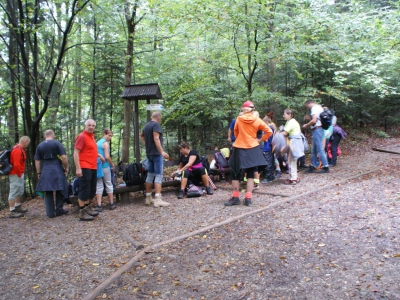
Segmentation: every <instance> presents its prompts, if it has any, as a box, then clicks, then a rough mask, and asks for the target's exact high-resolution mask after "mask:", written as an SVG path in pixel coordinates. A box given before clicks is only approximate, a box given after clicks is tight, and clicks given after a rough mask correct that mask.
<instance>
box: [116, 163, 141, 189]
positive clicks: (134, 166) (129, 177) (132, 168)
mask: <svg viewBox="0 0 400 300" xmlns="http://www.w3.org/2000/svg"><path fill="white" fill-rule="evenodd" d="M122 178H123V180H124V181H125V183H126V186H134V185H140V187H141V188H142V189H143V187H144V181H145V179H146V177H145V176H144V174H143V170H142V164H140V163H136V162H134V163H131V164H129V165H128V166H127V167H126V168H125V170H124V175H123V177H122Z"/></svg>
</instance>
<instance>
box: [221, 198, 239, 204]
mask: <svg viewBox="0 0 400 300" xmlns="http://www.w3.org/2000/svg"><path fill="white" fill-rule="evenodd" d="M239 204H240V200H239V198H238V197H232V198H231V199H230V200H229V201H228V202H225V203H224V205H225V206H233V205H239Z"/></svg>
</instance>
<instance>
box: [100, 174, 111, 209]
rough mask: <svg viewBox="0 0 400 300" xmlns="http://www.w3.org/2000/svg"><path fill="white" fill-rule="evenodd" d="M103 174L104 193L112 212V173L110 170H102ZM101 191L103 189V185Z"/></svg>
mask: <svg viewBox="0 0 400 300" xmlns="http://www.w3.org/2000/svg"><path fill="white" fill-rule="evenodd" d="M103 174H104V176H103V181H104V184H105V186H106V193H107V196H108V200H109V201H110V209H111V210H113V209H115V203H114V194H113V191H114V187H113V183H112V172H111V169H110V168H103ZM97 187H98V186H97ZM103 189H104V185H103ZM102 193H103V192H102ZM97 203H98V202H97ZM100 205H101V203H100Z"/></svg>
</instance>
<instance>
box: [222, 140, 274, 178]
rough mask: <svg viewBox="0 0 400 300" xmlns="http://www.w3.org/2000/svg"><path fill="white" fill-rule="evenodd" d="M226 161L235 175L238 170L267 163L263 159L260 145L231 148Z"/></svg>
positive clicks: (262, 165) (263, 165)
mask: <svg viewBox="0 0 400 300" xmlns="http://www.w3.org/2000/svg"><path fill="white" fill-rule="evenodd" d="M228 163H229V166H230V167H231V170H232V172H233V173H234V174H235V175H236V176H237V175H238V174H239V173H240V170H245V169H249V168H253V167H265V166H266V165H267V161H266V160H265V157H264V155H263V152H262V149H261V147H260V146H257V147H254V148H250V149H242V148H233V150H232V155H231V157H230V158H229V162H228Z"/></svg>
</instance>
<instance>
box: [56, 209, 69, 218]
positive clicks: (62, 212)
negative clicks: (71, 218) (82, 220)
mask: <svg viewBox="0 0 400 300" xmlns="http://www.w3.org/2000/svg"><path fill="white" fill-rule="evenodd" d="M66 214H68V210H65V209H60V210H59V211H57V212H56V217H59V216H62V215H66Z"/></svg>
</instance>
